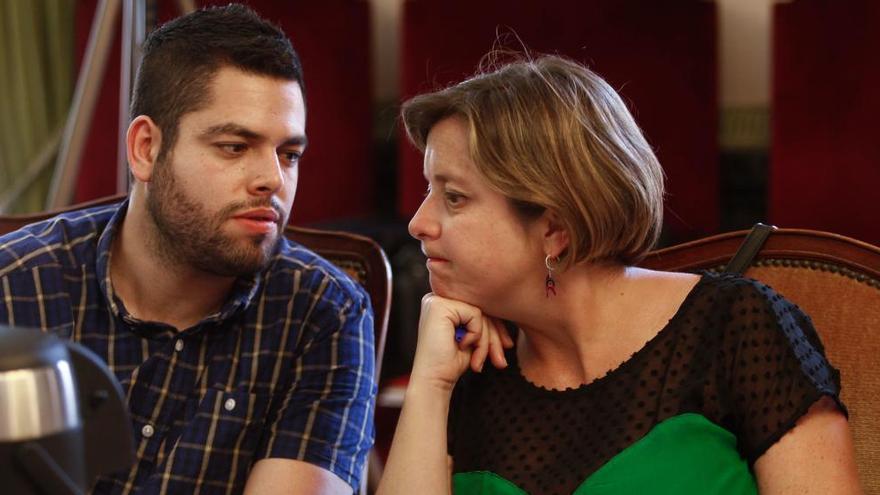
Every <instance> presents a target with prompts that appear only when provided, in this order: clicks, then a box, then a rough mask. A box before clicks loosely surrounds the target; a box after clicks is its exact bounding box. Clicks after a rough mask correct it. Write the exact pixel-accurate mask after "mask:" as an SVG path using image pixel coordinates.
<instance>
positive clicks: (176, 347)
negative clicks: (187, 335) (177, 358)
mask: <svg viewBox="0 0 880 495" xmlns="http://www.w3.org/2000/svg"><path fill="white" fill-rule="evenodd" d="M174 350H175V351H177V352H180V351H182V350H183V339H177V342H175V343H174Z"/></svg>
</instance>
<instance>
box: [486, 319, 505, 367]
mask: <svg viewBox="0 0 880 495" xmlns="http://www.w3.org/2000/svg"><path fill="white" fill-rule="evenodd" d="M486 326H487V327H488V330H489V359H491V360H492V364H494V365H495V367H496V368H506V367H507V359H506V358H505V357H504V346H503V345H502V343H501V329H500V327H501V326H502V325H501V324H499V323H498V321H496V320H495V319H492V320H489V319H487V324H486Z"/></svg>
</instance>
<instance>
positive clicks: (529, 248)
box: [379, 57, 860, 494]
mask: <svg viewBox="0 0 880 495" xmlns="http://www.w3.org/2000/svg"><path fill="white" fill-rule="evenodd" d="M671 117H677V118H686V116H671ZM402 118H403V122H404V125H405V126H406V129H407V132H408V134H409V137H410V139H411V140H412V142H413V143H414V144H415V145H416V146H417V147H418V148H419V149H421V150H422V151H423V152H424V155H425V162H424V172H425V177H426V179H427V182H428V192H427V195H426V196H425V200H424V202H423V203H422V205H421V207H420V209H419V211H418V212H417V213H416V215H415V216H414V217H413V219H412V221H411V222H410V225H409V230H410V233H411V234H412V235H413V236H414V237H415V238H417V239H418V240H419V241H421V243H422V249H423V251H424V252H425V254H426V256H427V257H428V261H427V264H428V270H429V272H430V281H431V288H432V291H433V292H432V293H431V294H428V295H426V296H425V298H424V299H423V301H422V314H421V320H420V323H419V339H418V348H417V351H416V356H415V363H414V367H413V371H412V375H411V380H410V385H409V388H408V390H407V394H406V400H405V404H404V408H403V412H402V414H401V418H400V422H399V424H398V428H397V432H396V434H395V438H394V443H393V445H392V449H391V454H390V457H389V460H388V463H387V466H386V470H385V475H384V478H383V480H382V482H381V485H380V489H379V492H380V493H382V494H403V493H407V494H410V493H418V494H432V493H439V494H446V493H450V492H451V491H454V492H455V493H457V494H476V493H493V494H498V493H500V494H522V493H532V494H572V493H574V494H585V493H590V494H620V493H655V494H656V493H661V494H662V493H676V494H681V493H700V494H741V493H743V494H744V493H761V494H778V493H821V494H831V493H857V492H859V491H860V488H859V486H858V480H857V475H856V469H855V463H854V459H853V448H852V439H851V436H850V433H849V429H848V425H847V421H846V411H845V408H844V406H843V405H842V404H841V403H840V400H839V398H838V393H839V378H838V373H837V371H836V370H835V369H834V368H833V367H832V366H831V365H830V364H829V363H828V361H827V360H826V359H825V356H824V354H823V349H822V344H821V343H820V341H819V338H818V336H817V334H816V331H815V330H814V329H813V327H812V324H811V322H810V319H809V318H808V317H807V316H805V315H804V314H803V313H802V312H801V311H800V310H799V309H798V308H797V306H795V305H794V304H792V303H791V302H789V301H787V300H786V299H784V298H783V297H782V296H780V295H778V294H776V293H775V292H774V291H773V290H772V289H770V288H769V287H766V286H764V285H762V284H760V283H758V282H756V281H753V280H749V279H744V278H739V277H735V276H727V275H713V274H709V273H704V274H687V273H668V272H656V271H649V270H643V269H639V268H635V267H634V265H635V264H636V263H637V262H638V261H639V260H640V259H641V258H642V257H643V256H644V255H645V254H646V253H647V252H648V250H650V249H651V248H652V246H653V245H654V243H655V242H656V239H657V236H658V233H659V230H660V226H661V221H662V202H663V173H662V170H661V167H660V164H659V163H658V162H657V159H656V157H655V156H654V153H653V152H652V150H651V148H650V146H649V145H648V143H647V142H646V140H645V138H644V137H643V136H642V134H641V132H640V130H639V129H638V127H637V126H636V124H635V122H634V121H633V118H632V116H631V115H630V114H629V112H628V111H627V109H626V106H625V105H624V104H623V102H622V101H621V99H620V98H619V96H618V95H617V94H616V93H615V92H614V90H612V89H611V88H610V87H609V86H608V84H607V83H605V82H604V81H603V80H602V79H601V78H599V77H598V76H597V75H596V74H594V73H592V72H590V71H589V70H588V69H586V68H584V67H583V66H581V65H578V64H576V63H573V62H570V61H567V60H564V59H561V58H558V57H542V58H539V59H537V60H526V61H518V62H514V63H510V64H508V65H504V66H501V67H499V68H497V69H495V70H493V71H489V72H485V73H482V74H479V75H477V76H475V77H473V78H472V79H469V80H466V81H464V82H462V83H460V84H458V85H455V86H452V87H449V88H447V89H444V90H442V91H439V92H436V93H431V94H426V95H422V96H418V97H416V98H414V99H412V100H410V101H408V102H407V103H406V104H405V105H404V107H403V110H402ZM486 361H489V362H490V363H491V365H490V366H484V364H485V362H486Z"/></svg>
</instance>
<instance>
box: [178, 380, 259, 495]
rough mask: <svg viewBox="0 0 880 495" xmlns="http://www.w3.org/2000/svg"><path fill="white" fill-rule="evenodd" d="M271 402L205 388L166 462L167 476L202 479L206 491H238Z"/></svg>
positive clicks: (244, 393)
mask: <svg viewBox="0 0 880 495" xmlns="http://www.w3.org/2000/svg"><path fill="white" fill-rule="evenodd" d="M271 398H272V396H271V395H270V394H259V393H256V394H255V393H251V392H250V391H249V390H235V391H232V392H228V391H225V390H220V389H213V388H212V389H208V391H207V393H206V394H205V396H204V397H203V398H202V399H201V401H199V405H198V408H197V410H196V413H195V415H194V416H193V417H192V419H191V420H190V421H189V422H188V423H187V425H186V426H185V427H184V428H183V431H182V433H181V435H180V438H179V440H178V442H177V446H176V448H175V449H174V450H175V452H174V453H173V454H172V457H171V458H169V465H168V466H167V467H166V469H168V470H169V471H170V473H169V474H172V475H174V476H176V477H177V476H179V477H183V478H189V479H190V480H192V481H195V480H199V479H201V481H202V484H203V486H204V487H206V488H207V487H212V486H213V487H220V486H223V487H225V486H226V485H228V484H232V485H233V486H235V487H236V488H237V489H241V488H243V487H244V482H245V481H246V480H247V474H248V470H249V469H250V466H251V462H252V460H253V455H254V451H255V450H256V449H257V447H258V446H259V442H260V437H261V435H262V429H263V420H264V418H265V414H266V411H267V409H268V406H269V401H270V400H271ZM223 491H225V490H223Z"/></svg>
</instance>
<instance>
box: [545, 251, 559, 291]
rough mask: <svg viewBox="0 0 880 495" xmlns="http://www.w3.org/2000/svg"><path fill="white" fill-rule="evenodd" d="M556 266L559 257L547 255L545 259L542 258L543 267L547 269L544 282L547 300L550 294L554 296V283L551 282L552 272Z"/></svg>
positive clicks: (553, 281)
mask: <svg viewBox="0 0 880 495" xmlns="http://www.w3.org/2000/svg"><path fill="white" fill-rule="evenodd" d="M551 260H552V262H553V263H552V265H551ZM558 264H559V257H558V256H550V255H549V254H548V255H547V257H546V258H544V266H546V267H547V279H546V280H544V291H545V292H546V294H547V297H548V298H549V297H550V293H551V292H552V293H553V295H554V296H555V295H556V281H555V280H553V270H555V269H556V266H557V265H558Z"/></svg>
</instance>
